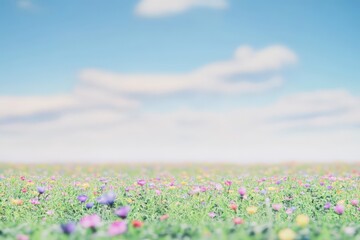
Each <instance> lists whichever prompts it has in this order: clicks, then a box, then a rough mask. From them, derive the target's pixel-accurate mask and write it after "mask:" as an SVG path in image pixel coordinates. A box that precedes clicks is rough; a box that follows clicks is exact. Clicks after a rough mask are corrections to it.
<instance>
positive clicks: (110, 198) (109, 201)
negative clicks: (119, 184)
mask: <svg viewBox="0 0 360 240" xmlns="http://www.w3.org/2000/svg"><path fill="white" fill-rule="evenodd" d="M115 199H116V195H115V193H113V192H108V193H105V194H103V195H102V196H101V197H99V198H98V199H97V201H98V203H100V204H104V205H109V206H112V205H114V202H115Z"/></svg>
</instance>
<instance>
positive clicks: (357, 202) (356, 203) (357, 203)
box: [350, 199, 359, 207]
mask: <svg viewBox="0 0 360 240" xmlns="http://www.w3.org/2000/svg"><path fill="white" fill-rule="evenodd" d="M350 203H351V205H353V206H354V207H356V206H357V205H359V200H358V199H353V200H351V201H350Z"/></svg>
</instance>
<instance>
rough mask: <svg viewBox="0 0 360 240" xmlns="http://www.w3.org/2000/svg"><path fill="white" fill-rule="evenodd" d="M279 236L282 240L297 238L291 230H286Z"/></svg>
mask: <svg viewBox="0 0 360 240" xmlns="http://www.w3.org/2000/svg"><path fill="white" fill-rule="evenodd" d="M278 236H279V239H280V240H294V239H295V237H296V233H295V232H294V231H293V230H291V229H290V228H285V229H282V230H281V231H280V232H279V235H278Z"/></svg>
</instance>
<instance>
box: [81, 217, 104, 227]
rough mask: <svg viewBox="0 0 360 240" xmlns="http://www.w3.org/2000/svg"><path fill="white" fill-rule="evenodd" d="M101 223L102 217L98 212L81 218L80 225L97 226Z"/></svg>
mask: <svg viewBox="0 0 360 240" xmlns="http://www.w3.org/2000/svg"><path fill="white" fill-rule="evenodd" d="M100 223H101V218H100V217H99V216H98V215H96V214H94V215H88V216H85V217H83V218H82V219H81V220H80V225H81V226H82V227H84V228H96V227H98V226H99V225H100Z"/></svg>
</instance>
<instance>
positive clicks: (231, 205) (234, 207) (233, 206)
mask: <svg viewBox="0 0 360 240" xmlns="http://www.w3.org/2000/svg"><path fill="white" fill-rule="evenodd" d="M229 207H230V209H231V210H234V211H235V212H236V210H237V208H238V206H237V205H236V204H235V203H231V204H230V206H229Z"/></svg>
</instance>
